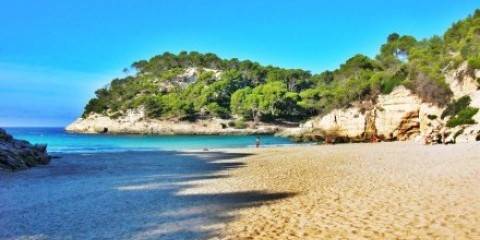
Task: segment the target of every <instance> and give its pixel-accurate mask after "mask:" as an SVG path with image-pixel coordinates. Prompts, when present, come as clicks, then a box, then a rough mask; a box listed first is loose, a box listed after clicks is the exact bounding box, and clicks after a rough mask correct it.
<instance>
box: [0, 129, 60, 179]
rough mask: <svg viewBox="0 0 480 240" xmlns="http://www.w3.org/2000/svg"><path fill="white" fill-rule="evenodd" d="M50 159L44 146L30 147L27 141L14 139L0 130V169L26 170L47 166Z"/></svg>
mask: <svg viewBox="0 0 480 240" xmlns="http://www.w3.org/2000/svg"><path fill="white" fill-rule="evenodd" d="M50 158H51V157H50V156H49V155H48V154H47V146H46V145H37V144H35V145H32V144H30V143H29V142H27V141H24V140H17V139H14V138H13V137H12V136H11V135H9V134H8V133H7V132H6V131H5V130H3V129H0V169H9V170H19V169H26V168H29V167H33V166H36V165H39V164H48V163H49V162H50Z"/></svg>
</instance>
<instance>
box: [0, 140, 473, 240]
mask: <svg viewBox="0 0 480 240" xmlns="http://www.w3.org/2000/svg"><path fill="white" fill-rule="evenodd" d="M479 226H480V145H479V144H457V145H449V146H443V145H436V146H423V145H417V144H413V143H380V144H345V145H329V146H297V147H280V148H265V149H243V150H239V149H230V150H222V151H210V152H207V153H195V152H191V153H181V152H167V153H165V152H147V153H140V152H136V153H103V154H91V155H90V154H66V155H63V158H61V159H56V160H54V161H53V162H52V163H51V164H50V165H49V166H44V167H39V168H34V169H31V170H28V171H23V172H18V173H5V172H0V239H82V240H83V239H480V228H479Z"/></svg>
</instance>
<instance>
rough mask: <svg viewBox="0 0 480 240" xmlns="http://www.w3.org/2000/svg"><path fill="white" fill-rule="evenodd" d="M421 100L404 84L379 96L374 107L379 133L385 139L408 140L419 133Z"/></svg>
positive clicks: (376, 126)
mask: <svg viewBox="0 0 480 240" xmlns="http://www.w3.org/2000/svg"><path fill="white" fill-rule="evenodd" d="M420 104H421V100H420V99H419V98H418V97H417V96H416V95H414V94H412V92H411V91H410V90H408V89H406V88H405V87H404V86H399V87H397V88H395V89H394V90H393V91H392V92H391V93H390V94H388V95H380V96H378V100H377V104H376V105H375V108H374V110H373V111H374V116H375V128H376V130H377V135H378V136H381V137H383V138H385V139H393V138H398V139H399V140H406V139H408V138H410V137H411V136H416V135H418V134H419V129H420V120H419V118H418V116H419V111H420Z"/></svg>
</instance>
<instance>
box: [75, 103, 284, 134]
mask: <svg viewBox="0 0 480 240" xmlns="http://www.w3.org/2000/svg"><path fill="white" fill-rule="evenodd" d="M284 129H285V128H284V127H282V126H278V125H273V124H253V123H247V124H246V126H245V128H236V127H235V126H234V124H233V121H232V120H225V119H218V118H213V119H205V120H197V121H194V122H190V121H176V120H158V119H149V118H146V117H145V113H144V110H143V109H142V108H139V109H135V110H129V111H128V112H127V113H126V114H125V115H124V116H123V117H119V118H117V119H113V118H110V117H108V116H104V115H99V114H91V115H89V116H88V117H86V118H79V119H77V120H76V121H75V122H73V123H72V124H70V125H68V126H67V127H66V130H67V131H69V132H76V133H110V134H159V135H173V134H206V135H222V134H239V135H241V134H274V133H277V132H279V131H281V130H284Z"/></svg>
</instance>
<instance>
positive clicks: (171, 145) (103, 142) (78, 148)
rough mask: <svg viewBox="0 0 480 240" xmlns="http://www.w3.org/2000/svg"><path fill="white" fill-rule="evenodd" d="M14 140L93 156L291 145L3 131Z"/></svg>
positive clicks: (268, 139)
mask: <svg viewBox="0 0 480 240" xmlns="http://www.w3.org/2000/svg"><path fill="white" fill-rule="evenodd" d="M5 129H6V130H7V132H8V133H9V134H11V135H13V136H14V137H15V138H17V139H23V140H27V141H29V142H31V143H33V144H47V145H48V147H47V149H48V151H49V152H53V153H55V152H58V153H95V152H122V151H162V150H165V151H178V150H201V149H205V148H206V149H219V148H248V147H255V140H256V138H257V137H259V138H260V142H261V146H262V147H272V146H282V145H290V144H294V143H293V142H292V141H291V140H290V139H288V138H284V137H277V136H273V135H241V136H237V135H228V136H224V135H174V136H158V135H109V134H78V133H69V132H66V131H65V130H64V129H63V128H38V127H35V128H33V127H28V128H26V127H22V128H19V127H15V128H5Z"/></svg>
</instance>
